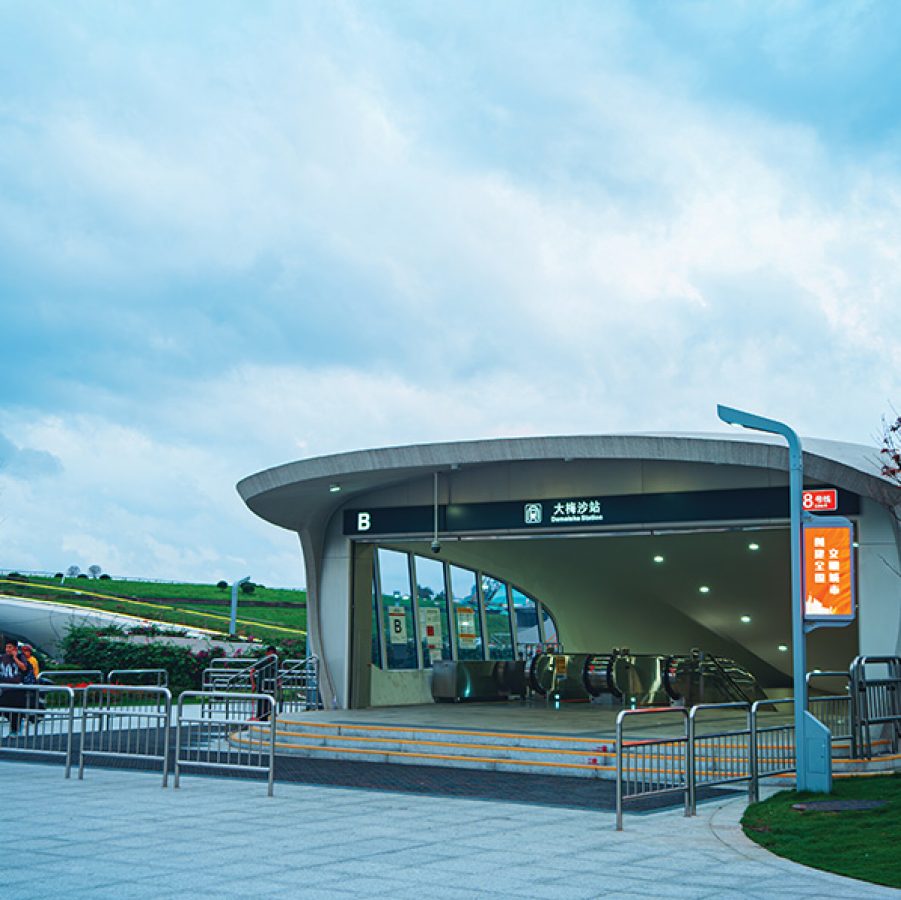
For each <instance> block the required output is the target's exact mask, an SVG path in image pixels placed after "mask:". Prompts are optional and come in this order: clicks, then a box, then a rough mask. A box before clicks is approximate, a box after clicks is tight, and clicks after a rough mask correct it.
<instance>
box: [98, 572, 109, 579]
mask: <svg viewBox="0 0 901 900" xmlns="http://www.w3.org/2000/svg"><path fill="white" fill-rule="evenodd" d="M100 580H101V581H109V580H110V577H109V575H107V574H106V572H104V573H103V574H102V575H101V576H100Z"/></svg>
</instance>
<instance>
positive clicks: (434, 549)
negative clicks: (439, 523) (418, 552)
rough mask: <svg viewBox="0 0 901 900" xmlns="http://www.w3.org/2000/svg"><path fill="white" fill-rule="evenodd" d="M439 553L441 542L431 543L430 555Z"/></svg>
mask: <svg viewBox="0 0 901 900" xmlns="http://www.w3.org/2000/svg"><path fill="white" fill-rule="evenodd" d="M440 552H441V541H439V540H437V539H435V540H434V541H432V553H440Z"/></svg>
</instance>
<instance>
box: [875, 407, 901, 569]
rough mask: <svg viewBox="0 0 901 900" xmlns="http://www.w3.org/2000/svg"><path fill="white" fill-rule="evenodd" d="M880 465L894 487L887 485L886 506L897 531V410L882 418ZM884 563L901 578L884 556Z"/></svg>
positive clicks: (900, 459) (900, 501) (900, 502)
mask: <svg viewBox="0 0 901 900" xmlns="http://www.w3.org/2000/svg"><path fill="white" fill-rule="evenodd" d="M879 465H880V467H881V470H882V477H883V478H885V479H886V480H887V481H888V482H890V483H891V484H892V485H895V486H894V487H889V486H888V485H886V497H885V505H886V507H887V508H888V510H889V512H890V513H892V514H893V515H894V517H895V521H896V523H897V524H896V526H895V528H896V532H895V533H896V534H897V533H898V531H897V529H898V528H899V527H901V497H899V492H898V488H899V487H901V416H899V415H898V413H897V410H895V409H893V410H892V415H891V416H883V417H882V434H881V436H880V447H879ZM882 561H883V562H884V563H885V564H886V565H887V566H888V567H889V568H890V569H891V570H892V571H893V572H894V573H895V574H896V575H897V576H898V577H899V578H901V570H899V569H898V568H897V567H896V566H895V565H894V564H893V562H890V561H889V560H887V559H886V558H885V557H884V556H883V557H882Z"/></svg>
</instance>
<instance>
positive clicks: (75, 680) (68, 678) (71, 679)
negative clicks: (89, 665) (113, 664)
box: [40, 669, 103, 691]
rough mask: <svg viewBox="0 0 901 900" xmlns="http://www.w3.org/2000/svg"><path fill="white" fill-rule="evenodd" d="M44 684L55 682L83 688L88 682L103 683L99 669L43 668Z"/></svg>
mask: <svg viewBox="0 0 901 900" xmlns="http://www.w3.org/2000/svg"><path fill="white" fill-rule="evenodd" d="M40 677H41V681H42V683H44V684H55V685H59V686H63V687H70V688H74V689H75V690H76V691H82V690H84V689H85V688H86V687H87V686H88V685H89V684H103V672H101V671H100V669H45V670H44V671H43V672H41V676H40Z"/></svg>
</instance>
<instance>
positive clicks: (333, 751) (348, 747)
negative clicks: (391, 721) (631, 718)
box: [231, 719, 898, 779]
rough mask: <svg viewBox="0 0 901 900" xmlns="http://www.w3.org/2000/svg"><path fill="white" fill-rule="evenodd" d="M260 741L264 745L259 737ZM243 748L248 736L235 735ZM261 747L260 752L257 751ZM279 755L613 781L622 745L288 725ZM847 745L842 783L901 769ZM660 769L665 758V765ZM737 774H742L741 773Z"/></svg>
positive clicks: (279, 736) (837, 765) (281, 724)
mask: <svg viewBox="0 0 901 900" xmlns="http://www.w3.org/2000/svg"><path fill="white" fill-rule="evenodd" d="M263 730H266V731H268V726H266V725H254V726H252V728H251V731H255V732H256V731H263ZM253 739H254V741H255V742H258V741H259V739H260V737H259V736H258V735H257V734H255V735H254V738H253ZM231 740H232V742H233V743H235V744H237V745H240V744H241V743H243V742H244V735H243V734H240V733H238V734H235V735H232V738H231ZM255 746H259V744H258V743H255ZM275 752H276V754H278V755H296V756H305V757H310V758H316V759H330V760H358V761H363V762H378V763H394V764H400V765H420V766H422V765H426V766H444V767H448V768H464V769H483V770H490V771H506V772H518V773H532V774H542V775H558V776H559V775H562V776H568V777H576V778H605V779H613V778H614V777H615V774H616V745H615V741H614V739H613V738H612V737H608V738H605V737H600V736H599V737H596V738H586V737H574V736H569V735H548V734H516V733H505V732H496V731H477V730H469V729H458V728H423V727H414V726H409V725H397V726H391V725H359V724H350V723H337V722H315V721H310V720H304V721H298V720H294V721H292V720H286V719H280V720H279V721H278V723H277V726H276V745H275ZM714 752H718V753H719V754H720V756H719V757H718V758H717V759H716V760H715V761H714V760H713V759H712V758H711V759H710V761H709V763H707V765H711V764H712V765H714V766H716V767H723V766H725V767H727V768H730V767H731V766H732V765H736V767H737V769H743V768H744V766H743V765H742V764H741V763H739V760H740V759H743V757H744V754H745V746H744V745H742V744H740V743H737V744H735V745H734V746H733V748H732V749H731V750H730V751H728V752H727V756H726V757H725V758H724V757H723V756H722V753H723V748H722V747H720V748H719V750H718V751H715V750H713V749H710V750H708V749H707V748H705V747H704V746H701V747H699V748H698V753H699V767H702V768H703V767H705V761H704V758H705V757H706V756H707V754H708V753H714ZM675 754H676V756H677V759H675V760H673V766H674V768H676V769H679V768H680V767H681V764H682V759H683V754H682V751H681V750H677V751H675ZM848 756H849V754H848V748H847V745H846V744H844V743H839V744H836V745H835V746H834V747H833V767H834V774H835V776H836V777H839V778H840V777H842V775H845V774H847V775H850V774H858V773H862V772H872V773H874V772H877V771H891V770H893V769H896V768H897V767H898V757H881V758H879V757H877V759H875V760H868V761H866V760H852V759H849V758H848ZM657 761H658V762H659V755H658V757H657ZM736 774H737V772H736Z"/></svg>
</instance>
